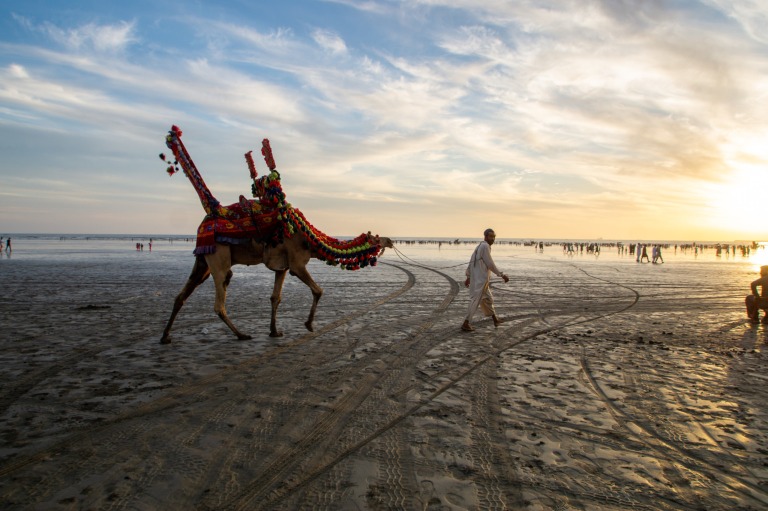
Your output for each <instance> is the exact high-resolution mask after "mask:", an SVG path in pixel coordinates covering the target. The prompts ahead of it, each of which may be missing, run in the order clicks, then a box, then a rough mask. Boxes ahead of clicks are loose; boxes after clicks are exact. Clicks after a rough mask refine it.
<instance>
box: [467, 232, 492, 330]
mask: <svg viewBox="0 0 768 511" xmlns="http://www.w3.org/2000/svg"><path fill="white" fill-rule="evenodd" d="M491 272H493V273H495V274H496V275H498V276H499V277H501V272H500V271H499V269H498V268H496V264H495V263H494V262H493V259H492V258H491V246H490V245H489V244H488V242H487V241H482V242H481V243H480V244H479V245H478V246H477V248H476V249H475V252H474V253H473V254H472V258H471V259H470V260H469V265H468V266H467V270H466V272H465V273H466V275H467V277H468V278H469V311H468V312H467V318H466V319H467V321H472V316H474V315H475V312H477V308H478V307H482V309H483V313H484V314H485V315H486V316H494V315H496V311H495V310H494V309H493V295H492V294H491V286H490V284H491Z"/></svg>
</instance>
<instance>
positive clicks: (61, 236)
mask: <svg viewBox="0 0 768 511" xmlns="http://www.w3.org/2000/svg"><path fill="white" fill-rule="evenodd" d="M196 236H197V235H196V234H195V233H189V234H185V233H53V232H47V233H43V232H41V233H34V232H9V233H0V237H2V238H3V240H6V239H8V238H11V239H12V240H14V239H16V240H46V241H55V240H72V241H76V240H122V241H125V240H130V241H138V242H142V241H146V242H148V241H150V240H153V241H155V240H157V241H163V240H168V241H185V240H194V239H195V238H196ZM331 236H333V237H335V238H337V239H340V240H346V239H352V238H354V237H356V236H357V235H333V234H332V235H331ZM389 238H390V239H392V240H393V241H395V242H408V243H412V242H417V243H418V242H422V243H454V242H456V241H458V242H459V243H474V242H479V241H480V240H482V239H483V238H482V236H475V237H471V236H389ZM533 242H536V243H539V242H543V243H544V244H549V245H552V244H561V243H597V244H600V245H615V244H617V243H622V244H630V243H632V244H634V243H640V244H658V245H667V246H674V245H693V244H694V243H695V244H696V245H698V246H714V245H717V244H721V245H725V244H728V245H737V246H738V245H751V244H752V243H757V244H759V245H762V246H766V245H768V240H760V239H755V240H743V239H733V240H724V239H720V240H697V239H694V238H688V239H682V238H681V239H661V238H656V239H637V238H629V237H624V238H600V237H598V238H534V237H499V238H497V239H496V243H497V244H504V243H507V244H529V243H533Z"/></svg>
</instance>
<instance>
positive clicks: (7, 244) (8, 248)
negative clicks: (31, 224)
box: [5, 238, 12, 252]
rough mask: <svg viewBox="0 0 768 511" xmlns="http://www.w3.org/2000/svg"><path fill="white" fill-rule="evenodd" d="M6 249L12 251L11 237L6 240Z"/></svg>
mask: <svg viewBox="0 0 768 511" xmlns="http://www.w3.org/2000/svg"><path fill="white" fill-rule="evenodd" d="M5 251H6V252H11V251H12V250H11V238H8V239H7V240H5Z"/></svg>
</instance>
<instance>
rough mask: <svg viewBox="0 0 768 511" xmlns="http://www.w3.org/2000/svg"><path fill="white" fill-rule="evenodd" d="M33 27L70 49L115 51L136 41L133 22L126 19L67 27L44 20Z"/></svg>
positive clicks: (121, 49)
mask: <svg viewBox="0 0 768 511" xmlns="http://www.w3.org/2000/svg"><path fill="white" fill-rule="evenodd" d="M34 28H35V29H36V30H37V31H40V32H43V33H45V34H46V35H47V36H48V37H50V38H51V39H52V40H54V41H56V42H57V43H59V44H61V45H63V46H64V47H66V48H69V49H71V50H85V49H91V50H95V51H97V52H107V53H115V52H120V51H123V50H125V49H126V48H127V47H128V46H129V45H131V44H132V43H134V42H136V41H137V38H136V36H135V34H134V28H135V22H128V21H122V22H119V23H115V24H107V25H97V24H95V23H87V24H85V25H81V26H79V27H75V28H69V29H63V28H60V27H58V26H57V25H54V24H53V23H50V22H45V23H43V24H42V25H40V26H38V27H34Z"/></svg>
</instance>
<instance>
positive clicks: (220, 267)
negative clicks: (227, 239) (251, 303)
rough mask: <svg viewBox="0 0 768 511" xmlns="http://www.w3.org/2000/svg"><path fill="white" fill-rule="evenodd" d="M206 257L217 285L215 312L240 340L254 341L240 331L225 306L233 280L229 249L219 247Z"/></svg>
mask: <svg viewBox="0 0 768 511" xmlns="http://www.w3.org/2000/svg"><path fill="white" fill-rule="evenodd" d="M205 257H206V262H207V263H208V266H209V268H210V269H211V275H212V276H213V282H214V284H215V285H216V300H215V302H214V304H213V311H214V312H215V313H216V314H217V315H218V316H219V318H221V320H222V321H223V322H224V323H225V324H226V325H227V326H228V327H229V329H230V330H232V332H233V333H234V334H235V335H236V336H237V338H238V339H240V340H241V341H246V340H248V339H252V337H251V336H250V335H247V334H244V333H242V332H241V331H240V330H238V329H237V327H236V326H235V325H234V324H233V323H232V321H230V319H229V316H228V315H227V308H226V305H225V304H226V302H227V286H229V281H230V280H232V258H231V253H230V250H229V247H225V246H218V247H217V250H216V252H214V253H213V254H210V255H207V256H205Z"/></svg>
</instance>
